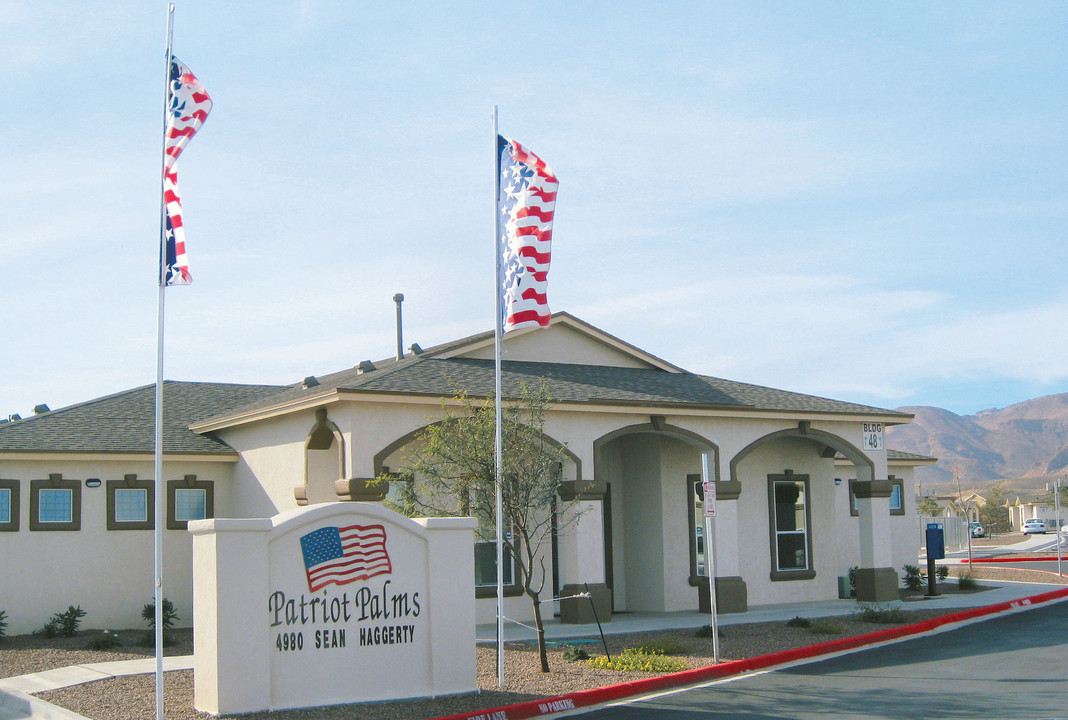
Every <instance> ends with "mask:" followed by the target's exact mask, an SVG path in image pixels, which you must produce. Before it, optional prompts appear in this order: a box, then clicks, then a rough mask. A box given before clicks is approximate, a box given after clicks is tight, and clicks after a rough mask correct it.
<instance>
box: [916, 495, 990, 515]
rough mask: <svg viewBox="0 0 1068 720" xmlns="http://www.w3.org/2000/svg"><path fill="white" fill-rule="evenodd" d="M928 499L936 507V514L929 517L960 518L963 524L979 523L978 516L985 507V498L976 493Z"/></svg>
mask: <svg viewBox="0 0 1068 720" xmlns="http://www.w3.org/2000/svg"><path fill="white" fill-rule="evenodd" d="M928 497H930V498H931V499H933V500H934V501H935V503H936V504H937V505H938V513H937V514H936V515H933V516H931V517H943V518H961V520H963V521H964V522H979V515H980V513H981V512H982V509H983V506H984V505H986V498H985V497H983V496H982V495H981V494H980V493H978V492H976V491H969V492H968V493H966V494H962V495H958V494H956V493H954V494H951V495H934V496H928ZM921 500H922V498H921Z"/></svg>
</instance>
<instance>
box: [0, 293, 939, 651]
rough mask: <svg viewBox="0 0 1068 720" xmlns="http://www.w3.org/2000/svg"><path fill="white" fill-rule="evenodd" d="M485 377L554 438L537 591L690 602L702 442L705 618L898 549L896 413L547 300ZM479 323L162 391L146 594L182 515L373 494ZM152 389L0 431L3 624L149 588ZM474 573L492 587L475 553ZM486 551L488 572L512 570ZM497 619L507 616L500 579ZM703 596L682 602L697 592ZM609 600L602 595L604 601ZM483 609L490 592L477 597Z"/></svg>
mask: <svg viewBox="0 0 1068 720" xmlns="http://www.w3.org/2000/svg"><path fill="white" fill-rule="evenodd" d="M504 351H505V354H504V376H503V388H504V390H503V394H504V395H505V396H506V397H515V396H516V395H517V391H518V388H519V385H520V383H524V382H525V383H538V382H540V381H541V380H543V379H544V380H545V381H546V382H547V383H548V387H549V392H550V393H551V395H552V397H553V398H554V404H553V407H552V408H551V410H550V412H549V413H548V416H547V419H546V425H545V433H546V434H547V435H548V436H549V437H550V438H551V439H552V440H553V441H555V442H557V443H560V444H562V445H564V446H566V448H567V454H568V461H567V462H566V463H565V466H564V467H563V468H561V470H562V477H563V480H564V482H563V486H562V488H561V494H562V495H563V496H565V497H568V498H577V499H578V500H579V501H580V502H582V503H583V504H584V507H585V510H586V512H585V513H584V514H583V515H582V517H581V520H580V522H579V524H578V527H577V529H575V530H574V531H573V532H572V533H571V534H569V535H563V534H561V535H560V536H559V537H557V538H555V541H554V543H553V545H552V547H551V549H548V550H547V551H546V552H545V553H544V556H543V557H542V558H541V559H542V560H543V561H544V563H545V567H546V572H547V573H548V574H549V577H551V578H552V590H553V591H554V592H558V593H559V592H564V591H566V590H567V589H568V588H570V587H575V586H579V587H585V586H587V585H588V586H589V587H590V588H591V589H593V590H595V591H596V594H597V595H598V597H602V598H607V603H608V607H609V608H611V609H614V610H616V611H651V612H669V611H676V610H695V609H697V608H698V607H700V606H702V605H707V602H708V598H707V594H708V593H707V588H708V580H707V576H706V575H705V568H707V567H709V563H708V562H707V557H706V551H707V550H708V549H709V544H708V543H706V542H705V540H706V538H704V537H702V527H703V514H702V502H701V497H702V487H701V466H702V455H704V454H707V455H708V457H709V466H710V475H711V479H712V480H713V481H715V483H716V489H717V498H718V509H717V515H716V518H715V521H714V532H713V537H712V538H711V540H712V542H711V548H712V549H713V550H714V552H715V555H716V557H715V560H716V562H715V567H716V571H717V573H716V574H717V577H716V594H717V600H718V605H719V607H720V609H721V611H723V612H744V611H745V610H746V609H747V607H748V606H749V605H750V604H755V605H764V604H769V603H789V602H798V601H806V600H821V599H826V598H833V597H836V596H837V591H838V583H837V578H838V577H839V576H844V575H846V574H847V573H848V571H849V569H850V568H851V567H859V568H860V570H859V572H858V574H857V577H858V595H859V596H860V597H861V599H866V600H873V601H882V600H890V599H893V598H896V597H897V587H898V572H899V569H900V567H901V566H902V565H903V564H905V563H915V561H916V557H917V552H918V537H917V532H916V520H915V515H916V509H915V507H916V506H915V493H914V484H913V475H914V469H915V467H916V466H918V465H928V464H932V463H933V462H934V459H933V458H927V457H924V456H919V455H910V454H907V453H895V452H893V451H891V450H888V449H887V448H886V447H885V446H884V445H883V428H884V427H885V426H887V425H895V424H900V423H907V422H909V421H910V419H911V417H912V416H911V415H908V414H906V413H901V412H896V411H893V410H885V409H880V408H876V407H870V406H866V405H859V404H855V403H849V402H843V401H838V400H830V399H826V398H820V397H814V396H811V395H804V394H800V393H793V392H787V391H783V390H775V389H771V388H766V387H759V386H754V385H748V384H744V383H738V382H732V381H728V380H722V379H718V378H712V377H705V376H701V375H696V374H693V373H690V372H688V371H686V370H684V369H682V368H680V367H678V366H676V365H673V364H672V363H669V362H667V361H665V360H662V359H660V358H658V357H656V356H655V355H652V354H650V353H648V352H647V351H645V350H642V349H640V348H637V347H635V346H633V345H631V344H629V343H627V342H625V341H623V340H620V339H618V338H616V337H614V336H612V335H609V334H608V333H605V332H603V331H602V330H599V329H598V328H596V327H593V326H592V325H589V324H587V323H585V322H583V321H581V320H579V319H577V318H575V317H573V316H571V315H568V314H567V313H558V314H556V315H554V316H553V318H552V323H551V326H550V327H549V328H547V329H544V330H537V331H518V332H514V333H509V335H508V336H506V339H505V343H504ZM493 355H494V350H493V334H492V333H484V334H480V335H475V336H472V337H468V338H463V339H461V340H457V341H455V342H451V343H447V344H445V345H440V346H438V347H435V348H430V349H427V350H426V351H422V352H420V353H418V354H411V355H407V356H404V357H402V358H400V359H391V360H386V361H382V362H375V363H370V362H366V361H365V362H361V363H359V364H358V365H356V366H355V367H352V368H349V369H345V370H342V371H340V372H337V373H334V374H331V375H325V376H321V377H318V378H315V377H308V378H305V379H304V380H303V381H301V382H297V383H294V384H292V385H287V386H264V385H228V384H217V383H190V382H168V383H166V384H165V387H164V425H165V427H164V438H163V443H164V466H163V467H164V477H162V478H161V481H162V482H161V483H160V485H159V488H160V491H161V492H165V493H166V507H167V517H166V521H165V522H166V532H165V533H164V536H165V537H164V548H165V557H164V595H165V596H166V597H168V598H170V599H171V600H172V601H173V602H174V603H175V605H176V608H177V611H178V613H179V615H180V616H181V617H182V618H183V620H184V621H188V620H189V619H190V618H191V617H192V614H191V602H192V600H191V597H192V594H191V562H192V560H191V550H190V548H191V538H190V536H189V535H188V533H187V532H186V531H185V527H186V524H187V523H188V521H190V520H195V519H200V518H204V517H268V516H272V515H275V514H277V513H279V512H282V511H286V510H290V509H293V508H296V507H298V506H300V505H306V504H312V503H325V502H348V501H363V502H374V503H378V502H381V501H382V500H383V499H384V497H385V496H386V493H387V492H388V486H383V485H376V484H374V483H373V482H372V480H373V479H374V478H376V477H378V476H380V475H382V474H383V473H386V472H388V471H389V470H390V469H391V468H392V469H396V468H398V467H400V466H401V465H402V463H403V455H404V450H405V448H406V446H408V445H410V444H411V443H413V442H416V441H417V439H418V437H419V434H420V431H421V430H422V429H423V428H424V427H425V426H427V424H429V423H432V422H434V421H435V418H436V417H440V412H441V402H442V401H443V400H444V401H446V402H449V401H450V398H452V397H453V396H454V395H455V392H456V390H457V388H463V389H464V390H466V391H467V392H468V393H469V394H470V395H472V396H487V395H489V394H490V393H491V392H492V389H493V386H494V384H493V381H494V370H493V360H492V358H493ZM153 390H154V388H153V387H152V386H146V387H140V388H135V389H132V390H127V391H124V392H120V393H116V394H114V395H109V396H107V397H102V398H97V399H95V400H90V401H88V402H85V403H81V404H79V405H74V406H71V407H68V408H62V409H58V410H52V411H42V412H41V414H39V415H35V416H33V417H30V418H27V419H24V420H18V421H15V422H9V423H5V424H0V577H2V578H3V583H2V584H0V609H2V610H4V611H5V612H6V613H7V617H8V622H9V628H8V631H9V632H11V633H18V632H27V631H29V630H32V629H35V628H37V627H40V626H41V625H42V624H44V622H45V621H46V620H47V619H48V617H49V616H50V615H51V614H52V613H54V612H56V611H59V610H62V609H65V608H66V607H67V606H68V605H81V607H82V608H83V609H85V610H86V611H87V612H88V615H87V617H86V620H85V622H86V624H87V626H90V627H111V628H116V627H123V626H137V625H139V624H140V620H139V616H140V610H141V607H142V606H143V605H144V603H146V602H148V601H150V600H151V599H152V596H153V582H152V580H153V570H152V566H153V550H152V534H153V527H154V520H153V514H152V508H153V505H154V493H155V492H156V485H155V483H154V482H153V455H152V454H153V412H154V410H153V408H154V398H153ZM472 552H474V553H476V558H480V562H479V563H477V565H478V566H479V569H480V570H479V574H478V576H477V578H476V584H478V585H480V586H482V587H480V589H479V591H478V592H479V596H480V597H482V596H483V595H492V594H493V589H492V585H493V584H494V580H493V575H494V568H493V566H492V562H491V564H490V566H489V568H488V569H487V568H486V567H484V565H485V563H484V562H481V561H482V560H485V559H486V558H487V557H489V554H487V553H484V552H482V547H481V546H476V547H473V548H472ZM511 574H512V573H511V570H510V568H505V575H506V577H508V576H509V575H511ZM508 590H509V595H510V597H509V599H508V601H507V604H506V608H505V612H506V614H507V615H508V617H510V618H515V619H519V620H523V619H524V618H527V617H528V616H529V613H530V610H529V605H528V603H527V602H526V601H525V600H524V599H523V598H521V597H517V592H518V588H517V587H514V586H509V589H508ZM702 594H703V595H704V597H703V598H702ZM606 609H608V608H606ZM477 612H478V618H479V621H480V622H487V621H492V619H493V617H494V613H495V606H494V602H493V600H492V599H487V600H480V601H479V602H478V603H477Z"/></svg>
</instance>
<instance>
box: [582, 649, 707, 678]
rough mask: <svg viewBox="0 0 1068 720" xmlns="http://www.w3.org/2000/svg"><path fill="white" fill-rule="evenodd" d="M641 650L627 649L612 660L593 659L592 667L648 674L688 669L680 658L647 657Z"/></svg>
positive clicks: (591, 661) (604, 658) (602, 657)
mask: <svg viewBox="0 0 1068 720" xmlns="http://www.w3.org/2000/svg"><path fill="white" fill-rule="evenodd" d="M640 650H641V648H627V649H626V650H624V651H623V652H621V653H620V654H619V655H616V656H615V657H614V658H612V659H611V660H609V659H608V658H607V657H604V656H599V657H595V658H592V659H591V660H590V667H595V668H602V669H604V670H623V671H635V672H648V673H673V672H679V671H680V670H685V669H686V663H684V662H683V661H682V660H679V659H678V658H673V657H666V656H664V655H647V654H643V653H642V652H640Z"/></svg>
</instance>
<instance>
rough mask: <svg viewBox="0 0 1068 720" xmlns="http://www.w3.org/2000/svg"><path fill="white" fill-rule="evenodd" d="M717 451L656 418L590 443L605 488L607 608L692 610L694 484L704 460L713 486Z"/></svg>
mask: <svg viewBox="0 0 1068 720" xmlns="http://www.w3.org/2000/svg"><path fill="white" fill-rule="evenodd" d="M718 452H719V451H718V447H717V446H716V444H715V443H712V442H711V441H709V440H708V439H707V438H704V437H701V436H700V435H698V434H696V433H694V432H692V431H690V430H686V429H684V428H680V427H677V426H673V425H669V424H667V423H666V422H665V420H664V418H662V417H659V416H653V417H652V418H651V422H649V423H641V424H635V425H631V426H628V427H624V428H620V429H618V430H615V431H613V432H610V433H608V434H606V435H604V436H602V437H601V438H599V439H598V440H596V441H595V442H594V477H595V480H597V481H598V482H599V483H604V485H605V487H606V493H605V499H604V519H605V528H604V538H605V543H604V545H605V548H604V552H605V575H606V582H607V583H608V585H609V587H610V588H611V590H612V598H613V606H614V609H616V610H627V611H650V612H669V611H674V610H692V609H696V608H697V606H698V595H699V591H698V589H697V587H696V586H695V583H694V582H693V577H694V567H695V564H696V561H695V553H696V551H697V550H698V542H699V540H700V538H699V537H698V536H697V535H696V534H695V533H697V532H698V531H697V530H696V529H695V524H694V522H693V512H694V477H695V476H696V477H699V476H700V473H701V456H702V454H704V453H708V454H709V456H710V461H709V470H710V473H711V475H712V478H711V479H713V480H718V477H716V473H717V468H718V466H719V462H718Z"/></svg>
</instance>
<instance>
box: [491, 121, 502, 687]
mask: <svg viewBox="0 0 1068 720" xmlns="http://www.w3.org/2000/svg"><path fill="white" fill-rule="evenodd" d="M493 158H494V160H493V167H494V168H495V170H494V174H493V256H494V267H495V269H496V272H495V275H494V277H495V282H494V286H495V287H494V292H493V295H494V307H495V309H496V312H495V320H494V322H493V362H494V385H493V397H494V403H495V412H494V416H495V423H494V425H495V426H494V439H495V445H496V468H497V477H496V479H495V481H494V483H493V486H494V503H495V510H496V515H497V528H496V530H497V684H498V685H499V686H500V687H502V688H503V687H504V519H503V515H504V498H503V491H502V484H503V480H504V475H503V473H502V470H501V466H502V464H503V463H502V458H503V452H502V450H501V434H502V433H501V336H502V334H503V327H502V325H503V315H504V297H503V296H502V295H501V288H502V286H503V283H502V278H501V248H500V242H501V214H500V210H499V207H498V202H499V194H500V182H501V152H500V147H499V146H498V143H497V106H496V105H494V106H493Z"/></svg>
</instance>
